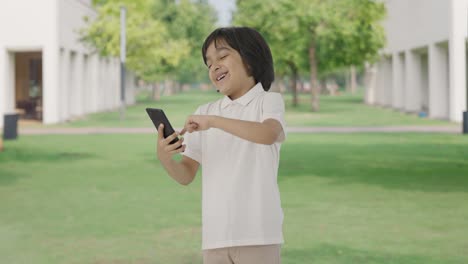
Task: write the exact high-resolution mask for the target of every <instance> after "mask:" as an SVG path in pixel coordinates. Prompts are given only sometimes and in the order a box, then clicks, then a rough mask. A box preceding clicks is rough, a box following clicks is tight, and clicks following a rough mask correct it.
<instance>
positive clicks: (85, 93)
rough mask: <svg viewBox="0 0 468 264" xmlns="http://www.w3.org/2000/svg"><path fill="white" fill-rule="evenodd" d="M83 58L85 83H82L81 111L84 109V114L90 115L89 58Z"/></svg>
mask: <svg viewBox="0 0 468 264" xmlns="http://www.w3.org/2000/svg"><path fill="white" fill-rule="evenodd" d="M81 56H83V64H82V65H83V66H82V67H81V69H82V70H81V72H82V75H83V81H82V84H81V86H82V90H81V91H82V93H81V98H82V103H81V109H82V114H87V113H89V93H90V92H89V58H88V56H87V55H85V54H82V55H81Z"/></svg>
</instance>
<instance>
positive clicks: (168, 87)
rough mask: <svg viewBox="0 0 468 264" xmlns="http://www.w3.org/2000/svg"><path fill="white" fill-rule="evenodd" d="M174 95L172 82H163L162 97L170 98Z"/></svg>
mask: <svg viewBox="0 0 468 264" xmlns="http://www.w3.org/2000/svg"><path fill="white" fill-rule="evenodd" d="M173 94H174V82H173V81H172V80H171V79H169V78H168V79H166V80H165V81H164V95H167V96H171V95H173Z"/></svg>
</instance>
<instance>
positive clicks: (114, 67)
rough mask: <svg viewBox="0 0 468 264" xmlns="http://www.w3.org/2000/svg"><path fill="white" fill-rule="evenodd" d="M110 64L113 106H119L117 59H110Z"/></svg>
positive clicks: (118, 69)
mask: <svg viewBox="0 0 468 264" xmlns="http://www.w3.org/2000/svg"><path fill="white" fill-rule="evenodd" d="M111 65H112V74H111V75H112V93H113V94H114V108H118V107H119V106H120V80H119V79H120V78H119V77H120V68H119V64H118V60H117V59H112V60H111Z"/></svg>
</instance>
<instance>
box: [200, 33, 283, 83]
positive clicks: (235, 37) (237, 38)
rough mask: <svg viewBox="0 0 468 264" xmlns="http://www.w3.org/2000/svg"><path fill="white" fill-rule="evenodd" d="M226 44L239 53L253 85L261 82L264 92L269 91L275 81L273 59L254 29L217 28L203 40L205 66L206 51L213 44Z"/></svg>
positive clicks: (262, 39)
mask: <svg viewBox="0 0 468 264" xmlns="http://www.w3.org/2000/svg"><path fill="white" fill-rule="evenodd" d="M220 40H221V41H222V40H224V41H226V43H227V44H228V45H229V46H230V47H231V48H233V49H235V50H236V51H237V52H239V54H240V56H241V58H242V61H243V62H244V64H245V65H246V66H247V72H249V73H250V74H251V75H252V76H253V77H254V79H255V83H258V82H261V83H262V86H263V89H264V90H265V91H268V90H270V86H271V83H272V82H273V80H274V79H275V73H274V69H273V57H272V56H271V51H270V47H268V44H267V43H266V41H265V39H264V38H263V37H262V35H260V33H258V32H257V31H256V30H255V29H253V28H249V27H224V28H218V29H216V30H215V31H213V32H211V34H210V35H209V36H208V37H207V38H206V39H205V42H204V43H203V46H202V56H203V61H204V62H205V64H206V50H207V49H208V47H209V46H210V45H211V43H212V42H214V44H215V46H216V47H217V42H218V41H220Z"/></svg>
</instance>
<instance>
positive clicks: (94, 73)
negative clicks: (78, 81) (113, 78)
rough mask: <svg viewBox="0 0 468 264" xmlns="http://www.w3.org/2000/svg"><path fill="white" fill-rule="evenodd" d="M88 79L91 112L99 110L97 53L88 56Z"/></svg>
mask: <svg viewBox="0 0 468 264" xmlns="http://www.w3.org/2000/svg"><path fill="white" fill-rule="evenodd" d="M89 71H90V76H89V81H90V90H91V92H90V97H91V112H93V113H94V112H97V111H98V110H99V105H98V89H99V56H98V55H97V54H93V55H90V58H89Z"/></svg>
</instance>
